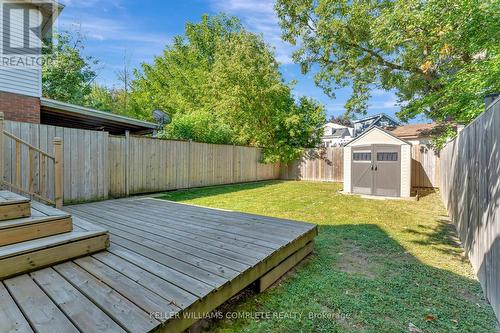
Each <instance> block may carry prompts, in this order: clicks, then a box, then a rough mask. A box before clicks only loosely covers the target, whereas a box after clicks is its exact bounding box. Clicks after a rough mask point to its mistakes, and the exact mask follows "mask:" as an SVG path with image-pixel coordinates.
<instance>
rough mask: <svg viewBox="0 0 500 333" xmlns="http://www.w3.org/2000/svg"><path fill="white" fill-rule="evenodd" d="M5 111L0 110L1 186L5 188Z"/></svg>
mask: <svg viewBox="0 0 500 333" xmlns="http://www.w3.org/2000/svg"><path fill="white" fill-rule="evenodd" d="M3 120H4V118H3V112H0V188H3V182H4V178H3V177H4V171H3V170H4V165H5V164H4V163H5V161H4V156H5V152H4V148H3V147H4V146H3V140H4V135H3Z"/></svg>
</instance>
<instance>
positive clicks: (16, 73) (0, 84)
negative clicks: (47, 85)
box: [0, 1, 42, 97]
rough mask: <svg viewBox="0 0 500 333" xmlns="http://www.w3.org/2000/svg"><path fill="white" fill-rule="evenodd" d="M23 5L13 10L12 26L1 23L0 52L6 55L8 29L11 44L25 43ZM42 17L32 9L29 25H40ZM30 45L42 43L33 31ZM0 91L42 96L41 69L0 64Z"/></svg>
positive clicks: (1, 12) (1, 10)
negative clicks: (4, 51) (5, 42)
mask: <svg viewBox="0 0 500 333" xmlns="http://www.w3.org/2000/svg"><path fill="white" fill-rule="evenodd" d="M22 6H24V5H22V4H19V5H17V7H19V11H17V10H14V11H12V12H11V25H10V28H7V27H5V26H4V25H3V24H0V36H1V39H0V54H2V56H5V55H3V35H4V33H8V31H7V29H9V30H10V33H11V45H12V46H16V47H17V46H21V45H23V23H24V24H26V25H27V24H28V22H24V20H23V19H22V13H23V11H22V9H21V8H22ZM0 17H1V18H3V6H1V1H0ZM40 19H41V18H40V16H39V15H37V11H36V10H32V11H31V13H30V22H29V25H30V26H31V27H35V26H38V25H39V22H40ZM2 21H3V19H2ZM30 45H31V46H33V47H35V46H39V45H40V41H39V40H38V38H37V37H36V36H35V35H34V34H33V33H31V34H30ZM0 91H6V92H11V93H17V94H22V95H28V96H33V97H40V96H41V95H42V73H41V69H40V68H30V69H26V68H6V67H3V66H0Z"/></svg>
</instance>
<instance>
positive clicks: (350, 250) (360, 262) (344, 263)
mask: <svg viewBox="0 0 500 333" xmlns="http://www.w3.org/2000/svg"><path fill="white" fill-rule="evenodd" d="M342 249H343V252H341V253H338V260H337V262H336V263H335V267H336V268H338V269H339V270H341V271H342V272H344V273H347V274H359V275H362V276H365V277H367V278H369V279H375V278H376V277H377V271H378V265H377V263H376V262H374V260H373V257H374V256H373V255H372V254H370V253H366V251H365V250H363V249H362V248H361V247H359V246H357V245H356V244H345V245H344V246H342ZM375 256H377V255H375Z"/></svg>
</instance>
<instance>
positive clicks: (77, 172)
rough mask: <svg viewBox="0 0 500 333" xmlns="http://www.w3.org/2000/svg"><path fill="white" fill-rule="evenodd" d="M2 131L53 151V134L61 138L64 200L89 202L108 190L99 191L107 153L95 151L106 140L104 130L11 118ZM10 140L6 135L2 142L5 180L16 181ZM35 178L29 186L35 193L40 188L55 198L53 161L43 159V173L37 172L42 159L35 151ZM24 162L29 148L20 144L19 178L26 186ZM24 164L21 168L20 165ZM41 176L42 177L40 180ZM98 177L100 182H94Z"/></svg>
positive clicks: (13, 146) (27, 158)
mask: <svg viewBox="0 0 500 333" xmlns="http://www.w3.org/2000/svg"><path fill="white" fill-rule="evenodd" d="M5 130H6V131H8V132H10V133H12V134H14V135H16V136H17V137H19V138H21V139H23V140H25V141H26V142H28V143H30V144H32V145H33V146H35V147H39V148H41V149H42V150H44V151H46V152H48V153H49V154H51V155H52V154H53V145H52V141H53V139H54V138H55V137H57V136H58V137H61V138H62V140H63V147H64V152H63V155H64V175H63V178H64V201H65V202H66V203H69V202H72V201H89V200H98V199H105V198H107V197H108V193H107V192H104V191H101V192H99V187H101V188H104V186H105V185H103V183H104V182H105V181H107V179H105V177H104V175H103V173H104V172H105V171H104V169H101V168H99V164H100V163H101V165H102V160H104V159H106V158H107V154H106V155H104V154H103V155H99V154H97V153H96V152H97V151H98V150H100V149H102V147H98V146H99V144H102V143H103V142H104V141H105V140H107V136H108V134H107V133H106V132H97V131H84V130H77V129H71V128H62V127H56V126H49V125H39V124H29V123H19V122H14V121H5ZM12 141H13V140H12V139H9V138H6V139H5V145H4V152H3V153H4V156H5V168H6V171H5V175H4V177H5V180H6V181H8V182H13V183H14V182H15V168H16V157H15V144H13V142H12ZM34 161H35V173H34V175H35V177H34V181H33V184H32V186H33V187H34V189H35V192H38V191H39V190H40V186H42V187H43V184H45V187H44V188H42V190H43V191H42V192H43V193H42V194H43V195H44V196H47V197H48V198H51V199H53V198H54V188H53V184H54V173H53V162H52V161H46V166H45V169H46V171H47V172H46V173H45V174H42V173H40V169H41V163H42V160H41V159H40V158H39V156H38V154H35V159H34ZM27 163H29V156H28V149H27V148H25V147H23V149H22V153H21V178H22V188H23V189H24V190H28V189H29V183H30V182H29V175H28V168H27V167H25V166H27ZM23 166H24V167H23ZM42 178H43V180H42ZM98 179H100V181H101V184H100V185H99V184H97V181H98Z"/></svg>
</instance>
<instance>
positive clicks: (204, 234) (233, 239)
mask: <svg viewBox="0 0 500 333" xmlns="http://www.w3.org/2000/svg"><path fill="white" fill-rule="evenodd" d="M74 207H76V209H75V208H74ZM74 207H72V208H71V209H70V210H69V211H71V212H72V213H73V214H77V215H82V214H83V215H82V216H83V217H86V218H88V219H91V220H93V221H95V222H97V223H104V222H108V223H110V225H117V224H118V225H120V224H124V225H127V226H134V225H138V224H140V225H141V226H144V227H146V228H148V229H149V230H151V231H152V232H155V231H156V230H161V231H165V232H168V233H169V234H170V235H172V236H174V237H175V236H178V237H183V238H187V239H191V240H193V241H197V242H199V243H200V244H201V246H203V247H205V246H206V245H213V246H217V247H219V248H222V249H226V250H228V251H231V252H234V253H241V254H248V253H250V254H249V256H250V257H252V253H258V254H259V255H267V254H269V253H270V252H271V251H272V250H273V249H276V248H278V247H279V246H276V247H274V248H273V247H271V246H270V245H269V244H268V243H264V244H263V245H257V244H254V243H253V239H252V238H248V237H244V236H242V237H238V236H235V235H232V234H230V233H226V232H214V231H210V230H208V229H206V228H203V227H199V226H195V225H193V224H189V225H187V224H186V223H185V222H177V221H173V220H172V219H169V220H168V224H166V223H163V224H159V223H158V224H155V223H151V221H144V220H138V219H136V218H134V217H129V216H125V215H123V214H122V215H120V214H116V213H114V212H111V211H109V210H108V211H106V212H105V213H102V210H101V211H99V210H98V209H95V210H94V208H92V207H89V206H87V207H86V212H85V213H83V212H82V211H81V210H78V207H79V206H74ZM87 214H92V215H87ZM97 214H98V215H99V216H98V217H97V216H96V215H97ZM104 225H106V223H104ZM248 250H251V251H250V252H249V251H248Z"/></svg>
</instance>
